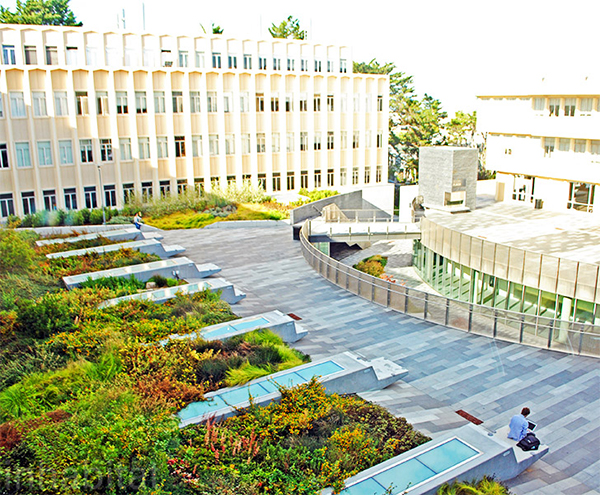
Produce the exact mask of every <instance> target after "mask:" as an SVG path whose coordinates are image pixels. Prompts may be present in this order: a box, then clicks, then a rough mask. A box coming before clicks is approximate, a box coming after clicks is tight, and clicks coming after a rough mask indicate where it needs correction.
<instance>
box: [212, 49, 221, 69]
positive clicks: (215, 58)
mask: <svg viewBox="0 0 600 495" xmlns="http://www.w3.org/2000/svg"><path fill="white" fill-rule="evenodd" d="M212 66H213V69H220V68H221V54H220V53H216V52H213V54H212Z"/></svg>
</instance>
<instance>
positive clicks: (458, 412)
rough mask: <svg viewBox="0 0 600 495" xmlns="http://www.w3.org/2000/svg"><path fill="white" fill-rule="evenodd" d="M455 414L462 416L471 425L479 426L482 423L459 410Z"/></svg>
mask: <svg viewBox="0 0 600 495" xmlns="http://www.w3.org/2000/svg"><path fill="white" fill-rule="evenodd" d="M456 414H458V415H459V416H462V417H463V418H465V419H466V420H467V421H470V422H471V423H473V424H475V425H480V424H481V423H483V421H481V420H480V419H477V418H476V417H475V416H471V415H470V414H469V413H468V412H466V411H463V410H462V409H459V410H458V411H456Z"/></svg>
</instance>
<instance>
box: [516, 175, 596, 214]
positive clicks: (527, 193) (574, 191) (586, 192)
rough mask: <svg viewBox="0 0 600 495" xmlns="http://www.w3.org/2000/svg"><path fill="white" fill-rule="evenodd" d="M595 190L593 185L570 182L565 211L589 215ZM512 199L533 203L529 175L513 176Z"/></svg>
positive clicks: (532, 189) (531, 184) (531, 178)
mask: <svg viewBox="0 0 600 495" xmlns="http://www.w3.org/2000/svg"><path fill="white" fill-rule="evenodd" d="M595 189H596V186H595V185H594V184H586V183H583V182H570V183H569V196H568V200H567V209H569V210H570V209H573V210H578V211H586V212H590V213H591V212H592V211H593V210H594V193H595ZM512 199H513V200H515V201H523V202H529V203H533V201H534V199H535V177H532V176H530V175H514V176H513V193H512Z"/></svg>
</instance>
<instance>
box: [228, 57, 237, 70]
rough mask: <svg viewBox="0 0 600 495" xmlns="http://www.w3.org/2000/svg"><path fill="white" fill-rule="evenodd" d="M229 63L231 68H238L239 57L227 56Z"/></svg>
mask: <svg viewBox="0 0 600 495" xmlns="http://www.w3.org/2000/svg"><path fill="white" fill-rule="evenodd" d="M227 65H228V67H229V68H230V69H237V57H236V56H235V55H231V54H230V55H228V56H227Z"/></svg>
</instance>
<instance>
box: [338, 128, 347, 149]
mask: <svg viewBox="0 0 600 495" xmlns="http://www.w3.org/2000/svg"><path fill="white" fill-rule="evenodd" d="M340 147H341V148H342V149H343V150H345V149H347V148H348V131H341V133H340Z"/></svg>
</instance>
